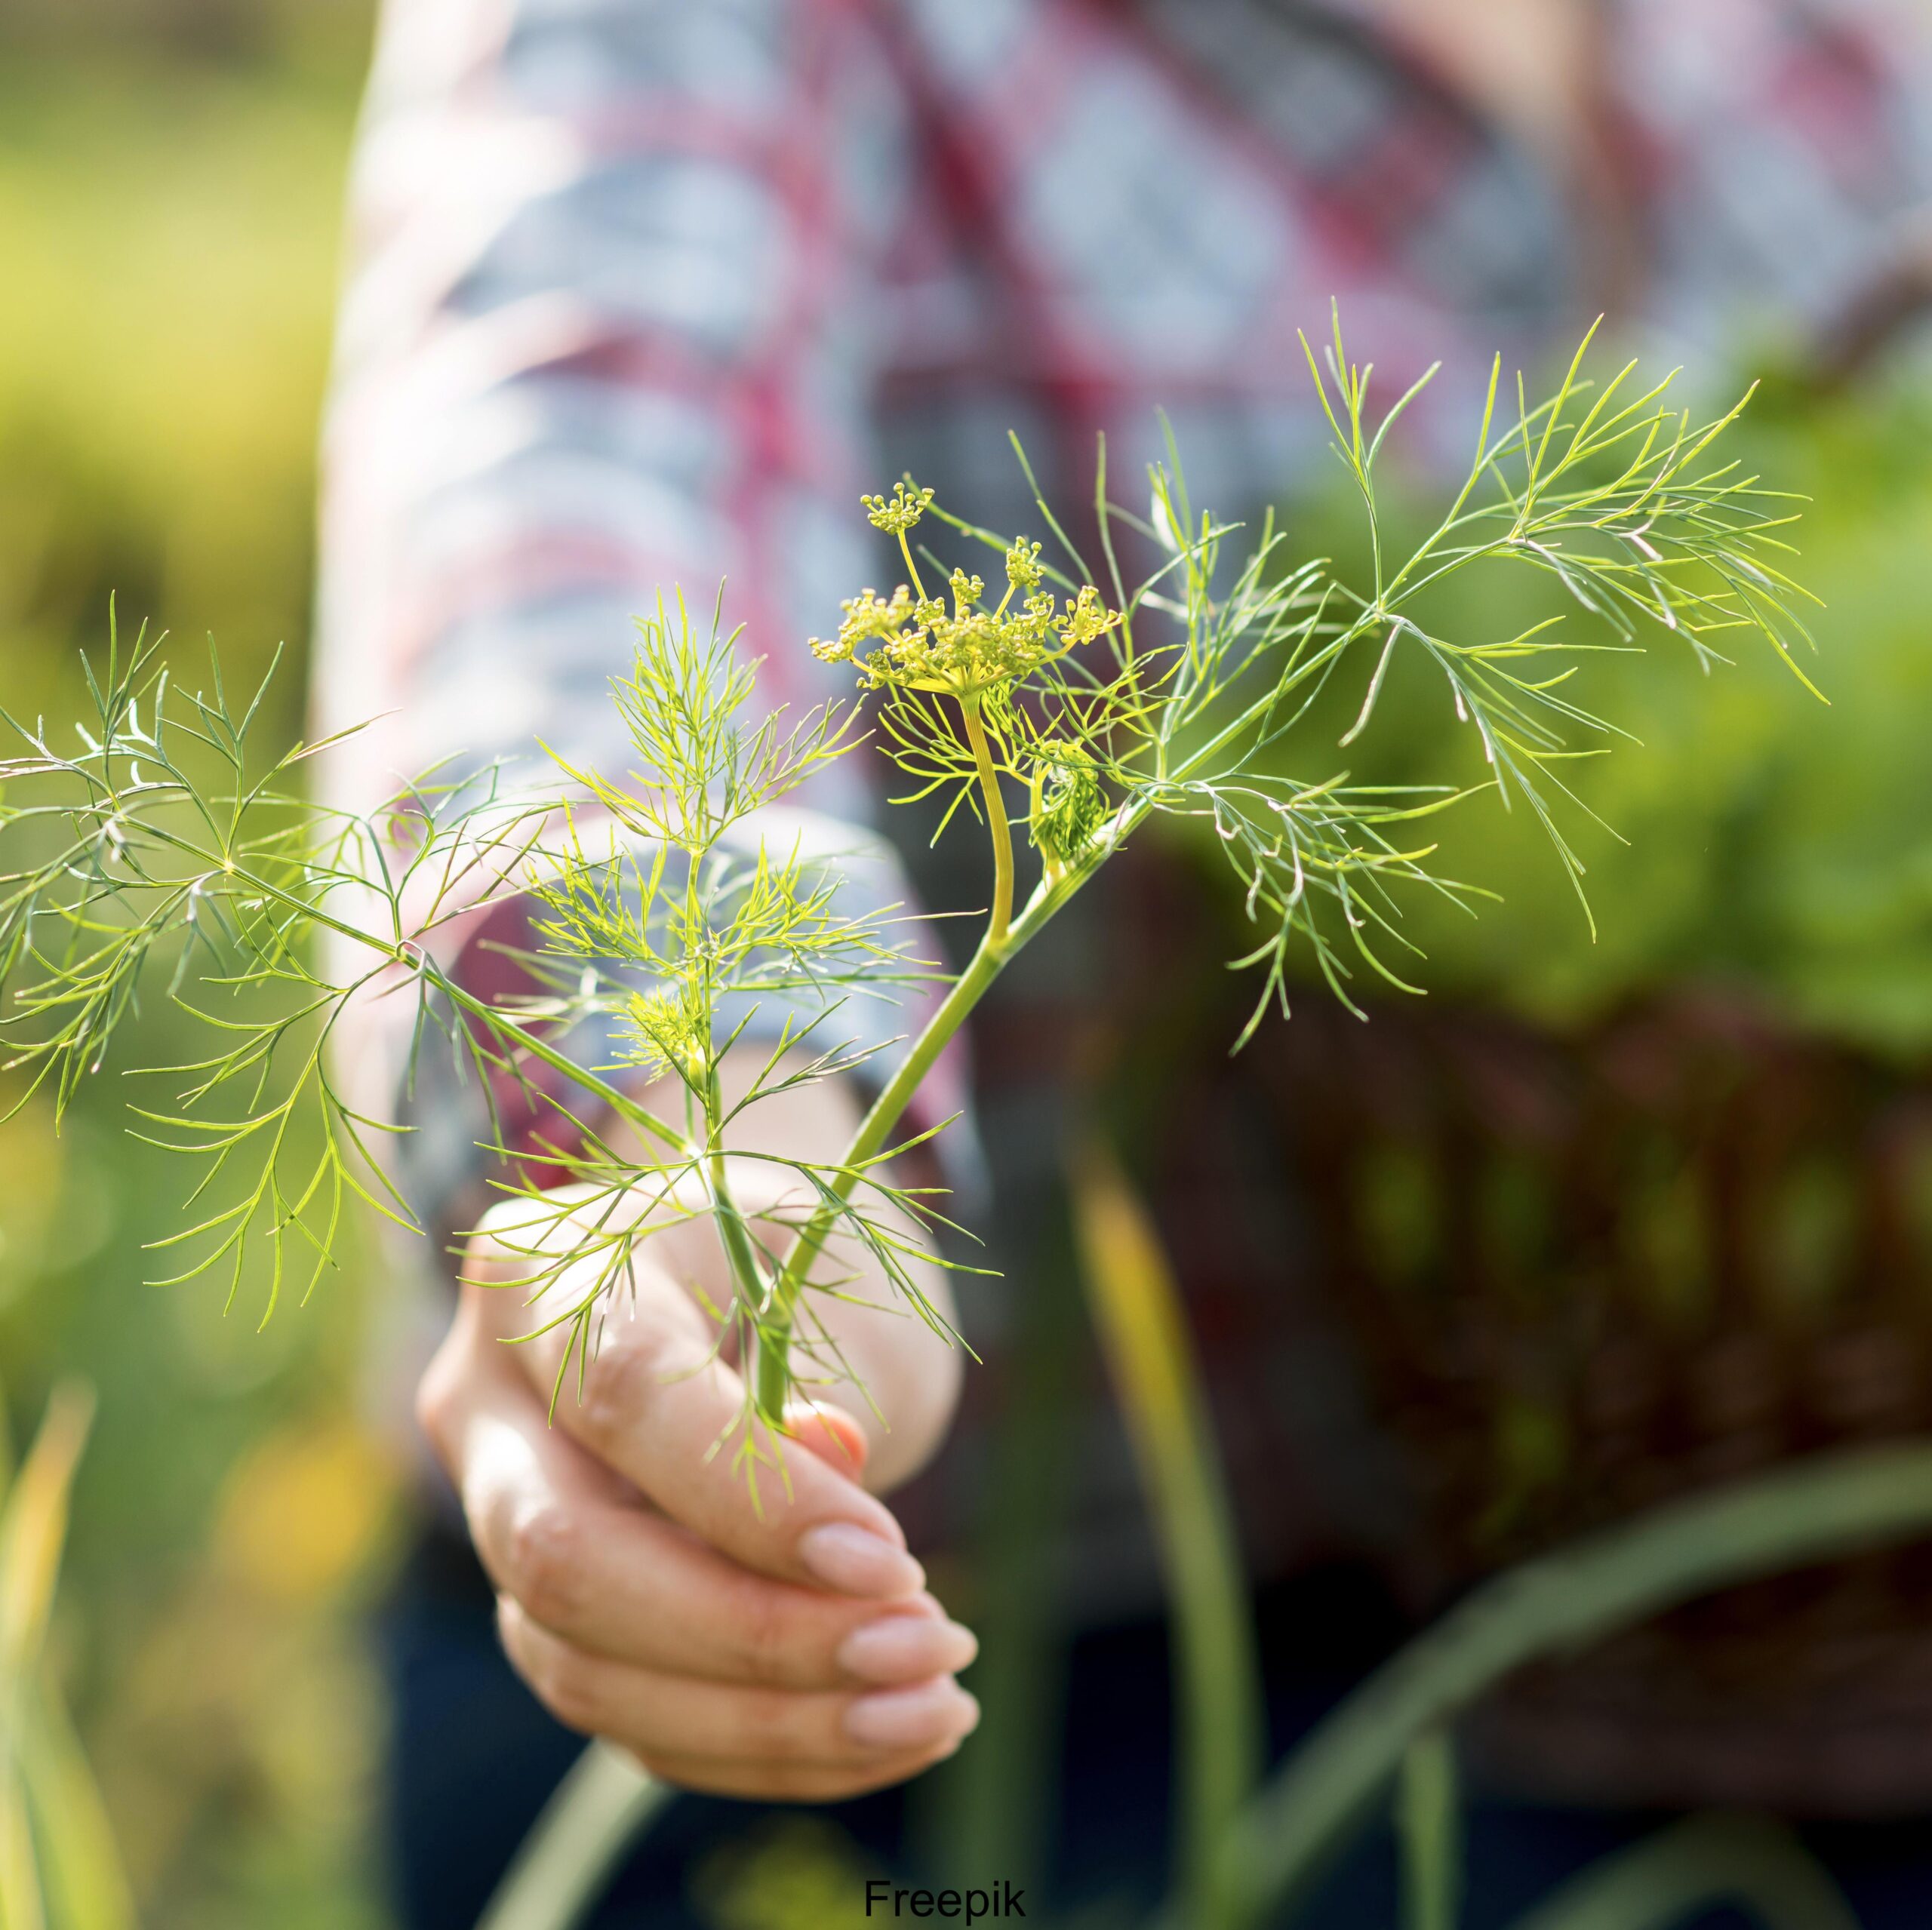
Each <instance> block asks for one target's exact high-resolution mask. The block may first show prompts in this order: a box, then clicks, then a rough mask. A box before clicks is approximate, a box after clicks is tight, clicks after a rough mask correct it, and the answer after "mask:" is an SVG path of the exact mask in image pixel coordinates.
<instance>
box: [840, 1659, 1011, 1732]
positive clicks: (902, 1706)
mask: <svg viewBox="0 0 1932 1930" xmlns="http://www.w3.org/2000/svg"><path fill="white" fill-rule="evenodd" d="M979 1721H980V1705H979V1704H978V1703H977V1702H976V1701H974V1699H973V1698H972V1697H971V1696H970V1695H968V1694H967V1693H966V1692H965V1690H964V1689H961V1687H960V1686H959V1685H958V1683H956V1682H954V1681H952V1680H951V1679H950V1678H949V1677H943V1678H942V1679H941V1680H939V1681H937V1682H922V1683H920V1684H919V1686H918V1688H916V1689H884V1690H881V1692H879V1693H878V1695H861V1696H860V1698H858V1699H857V1701H855V1702H854V1703H853V1704H852V1705H851V1707H850V1708H848V1710H846V1711H845V1733H846V1734H847V1735H849V1736H850V1737H851V1738H852V1740H853V1741H854V1742H859V1743H863V1744H865V1746H866V1747H867V1748H868V1749H922V1748H928V1747H931V1746H932V1745H933V1744H936V1743H941V1742H952V1743H955V1744H956V1743H958V1742H959V1741H962V1740H963V1739H964V1738H966V1737H967V1736H969V1735H971V1734H972V1733H973V1731H974V1729H976V1728H977V1726H979Z"/></svg>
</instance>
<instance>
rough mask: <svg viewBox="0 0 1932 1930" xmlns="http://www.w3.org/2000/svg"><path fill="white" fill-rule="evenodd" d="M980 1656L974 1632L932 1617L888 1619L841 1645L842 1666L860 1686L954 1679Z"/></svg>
mask: <svg viewBox="0 0 1932 1930" xmlns="http://www.w3.org/2000/svg"><path fill="white" fill-rule="evenodd" d="M979 1652H980V1644H979V1642H978V1640H977V1637H975V1636H974V1633H973V1631H972V1630H971V1629H970V1628H962V1627H961V1626H960V1625H959V1624H958V1622H956V1621H940V1620H939V1619H937V1618H934V1617H932V1616H928V1615H886V1616H884V1617H883V1618H881V1619H880V1620H879V1621H869V1622H867V1623H866V1625H865V1626H864V1627H863V1628H855V1629H854V1630H853V1631H852V1633H851V1634H850V1635H848V1636H847V1637H846V1638H845V1640H844V1641H843V1642H842V1643H840V1644H839V1648H838V1666H839V1667H841V1668H842V1669H844V1670H845V1671H846V1672H847V1673H848V1674H850V1675H855V1676H857V1677H858V1678H859V1680H860V1681H861V1682H924V1681H925V1680H927V1679H928V1677H929V1676H936V1675H952V1674H953V1673H955V1671H957V1670H960V1669H963V1668H964V1667H966V1665H967V1664H968V1663H969V1662H971V1661H972V1659H973V1658H974V1656H975V1655H977V1654H978V1653H979Z"/></svg>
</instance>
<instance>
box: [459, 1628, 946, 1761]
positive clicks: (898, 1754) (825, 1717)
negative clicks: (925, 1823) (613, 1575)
mask: <svg viewBox="0 0 1932 1930" xmlns="http://www.w3.org/2000/svg"><path fill="white" fill-rule="evenodd" d="M497 1621H498V1627H499V1628H500V1631H501V1633H502V1637H503V1646H504V1648H505V1649H506V1651H507V1652H508V1653H509V1656H510V1658H511V1659H512V1661H513V1662H514V1663H515V1665H516V1667H517V1670H518V1673H521V1675H522V1676H524V1678H525V1680H526V1681H528V1683H530V1684H531V1686H532V1687H533V1688H534V1689H535V1690H536V1692H537V1695H538V1697H539V1698H540V1700H541V1701H543V1704H544V1706H545V1707H546V1708H548V1709H549V1710H550V1712H551V1713H552V1714H553V1715H554V1716H556V1718H557V1719H558V1721H560V1722H561V1723H565V1724H566V1725H567V1726H568V1727H571V1728H572V1729H581V1730H583V1731H584V1732H586V1733H589V1734H594V1735H602V1736H607V1737H609V1738H611V1739H612V1740H613V1741H617V1742H618V1743H620V1744H623V1747H626V1748H628V1749H629V1750H632V1751H633V1752H634V1753H635V1754H637V1755H638V1756H640V1757H641V1758H642V1759H644V1760H645V1761H646V1762H647V1763H653V1762H659V1763H675V1764H677V1765H678V1766H680V1767H681V1772H682V1773H681V1775H674V1776H673V1779H674V1780H687V1781H688V1780H689V1779H691V1778H692V1777H694V1775H695V1776H703V1775H706V1773H707V1772H709V1775H710V1777H711V1778H713V1780H712V1781H711V1783H710V1784H709V1786H712V1787H730V1788H731V1789H732V1790H734V1791H736V1792H739V1793H743V1790H745V1788H746V1779H747V1777H748V1776H749V1775H752V1774H754V1773H755V1774H756V1775H758V1776H759V1777H761V1778H764V1779H765V1780H766V1781H769V1780H770V1779H771V1778H772V1776H773V1775H774V1772H787V1771H789V1772H793V1775H794V1778H796V1777H797V1776H798V1773H799V1772H806V1773H807V1774H808V1775H811V1776H813V1777H816V1778H827V1779H834V1780H842V1779H844V1778H859V1779H860V1780H861V1781H863V1780H864V1779H866V1778H872V1777H877V1778H879V1779H880V1780H881V1781H891V1780H894V1779H895V1778H897V1777H900V1776H903V1775H906V1774H907V1773H909V1768H908V1767H907V1766H912V1767H918V1766H923V1765H924V1764H925V1763H931V1762H936V1761H937V1760H938V1759H940V1757H941V1756H944V1755H949V1754H950V1753H952V1751H953V1750H955V1749H956V1748H958V1746H959V1744H961V1742H962V1741H964V1739H965V1738H966V1737H967V1736H968V1735H969V1734H971V1731H972V1729H973V1728H974V1725H975V1724H976V1723H977V1721H978V1719H979V1707H978V1704H977V1703H976V1702H975V1701H974V1699H973V1698H972V1697H971V1695H968V1694H967V1692H965V1691H964V1689H961V1688H960V1687H959V1686H958V1684H957V1683H955V1682H953V1681H952V1680H951V1678H950V1677H949V1676H939V1677H937V1678H934V1679H933V1680H928V1681H925V1682H921V1683H912V1684H908V1685H906V1686H900V1687H897V1688H893V1689H874V1690H869V1691H866V1692H860V1693H853V1692H800V1691H789V1690H782V1689H755V1688H745V1687H741V1686H736V1685H731V1684H724V1683H712V1682H703V1681H698V1680H693V1679H691V1678H690V1677H688V1676H675V1675H667V1674H664V1673H660V1672H659V1671H657V1670H648V1669H641V1668H637V1667H632V1666H631V1665H630V1664H626V1663H622V1662H615V1661H609V1660H607V1659H606V1658H603V1657H601V1656H595V1655H589V1654H587V1653H586V1652H584V1651H583V1650H582V1649H577V1648H575V1647H574V1646H572V1645H571V1644H570V1643H566V1642H564V1641H561V1640H559V1639H558V1637H555V1636H554V1635H552V1634H551V1633H549V1631H548V1630H546V1629H543V1628H542V1627H540V1626H539V1625H538V1624H537V1623H536V1622H534V1621H533V1620H532V1619H531V1618H530V1616H529V1615H528V1614H526V1613H525V1611H524V1610H523V1609H521V1607H520V1606H518V1604H517V1603H515V1602H512V1601H509V1600H505V1601H503V1602H502V1603H500V1608H499V1614H498V1618H497Z"/></svg>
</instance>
